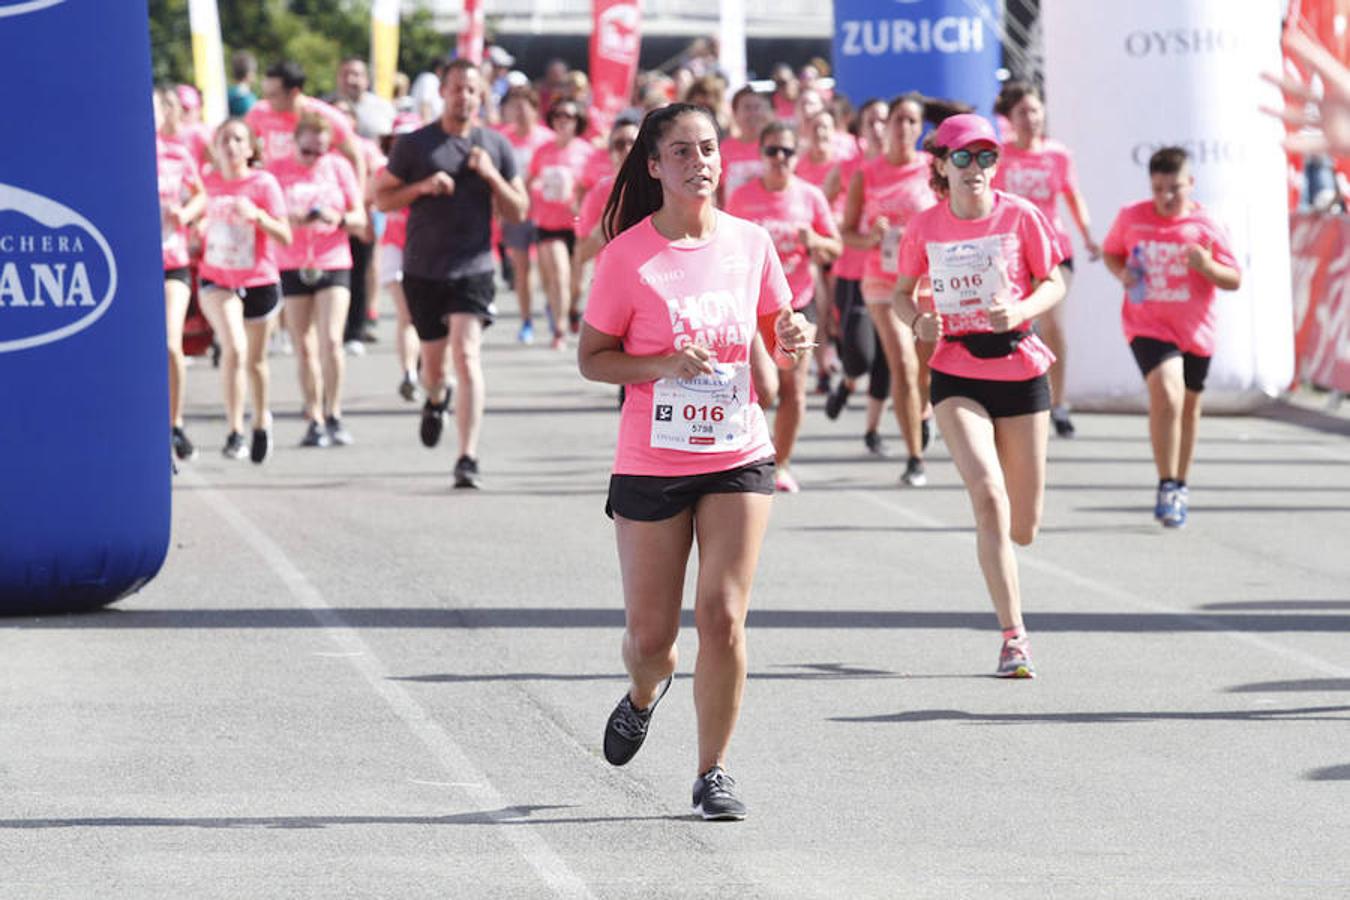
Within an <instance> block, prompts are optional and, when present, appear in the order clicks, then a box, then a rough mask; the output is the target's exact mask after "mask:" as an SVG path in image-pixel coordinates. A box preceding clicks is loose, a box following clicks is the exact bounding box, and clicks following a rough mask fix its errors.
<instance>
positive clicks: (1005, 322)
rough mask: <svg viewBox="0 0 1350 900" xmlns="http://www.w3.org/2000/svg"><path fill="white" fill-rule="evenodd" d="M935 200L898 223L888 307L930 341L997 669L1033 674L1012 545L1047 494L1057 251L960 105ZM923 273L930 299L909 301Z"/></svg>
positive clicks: (1025, 533) (1024, 536) (935, 140)
mask: <svg viewBox="0 0 1350 900" xmlns="http://www.w3.org/2000/svg"><path fill="white" fill-rule="evenodd" d="M928 144H929V151H930V152H931V153H932V155H933V162H932V173H933V187H934V189H935V190H936V191H937V192H938V194H939V195H940V196H941V198H942V202H940V203H939V204H938V205H937V206H934V207H932V208H931V209H928V210H926V211H924V212H922V213H919V214H918V215H917V216H915V217H914V218H913V219H911V220H910V222H909V225H908V227H907V228H906V230H905V236H904V241H903V242H902V244H901V247H900V280H899V282H898V283H897V285H896V291H895V309H896V314H897V315H899V316H900V318H901V319H902V320H903V321H904V322H906V323H907V324H908V326H909V327H910V328H911V329H912V330H913V331H914V332H915V334H917V335H918V337H919V339H920V340H925V341H937V342H938V346H937V348H936V349H935V350H934V351H933V358H932V366H933V381H932V388H931V390H932V401H933V408H934V411H935V414H936V416H937V421H938V425H939V426H940V427H941V428H942V437H943V439H944V440H945V441H946V442H947V449H948V450H949V451H950V452H951V455H952V461H953V462H955V463H956V469H957V471H958V472H960V473H961V479H962V480H963V481H964V482H965V485H966V491H967V492H968V493H969V494H970V501H971V506H972V507H974V510H975V530H976V546H977V552H978V556H979V561H980V570H981V571H982V572H983V574H984V581H985V584H986V585H987V586H988V588H989V592H990V594H991V599H992V600H993V602H994V609H995V611H996V612H997V613H998V621H999V624H1000V626H1001V627H1002V628H1003V648H1002V650H1001V652H1000V654H999V664H998V670H997V674H998V676H999V677H1001V678H1033V677H1035V671H1036V670H1035V668H1034V667H1033V666H1032V663H1031V644H1030V642H1029V641H1028V640H1027V635H1026V627H1025V625H1024V624H1023V622H1022V598H1021V594H1020V590H1019V588H1018V577H1017V558H1016V556H1015V555H1014V554H1013V544H1014V543H1016V544H1021V545H1023V546H1025V545H1027V544H1030V543H1031V542H1032V540H1033V539H1034V538H1035V536H1036V530H1037V528H1038V527H1039V526H1040V520H1041V508H1042V505H1043V502H1044V494H1045V447H1046V439H1047V435H1048V434H1049V416H1048V415H1047V413H1048V411H1049V409H1050V386H1049V383H1048V380H1047V379H1046V377H1045V372H1046V370H1047V369H1049V368H1050V364H1051V363H1052V362H1054V356H1053V355H1052V354H1051V353H1050V351H1049V350H1048V349H1046V347H1045V345H1044V344H1043V343H1041V340H1040V338H1038V337H1036V334H1035V332H1034V331H1032V330H1031V329H1030V325H1031V323H1032V322H1033V321H1034V320H1035V319H1036V317H1037V316H1040V315H1042V314H1044V313H1045V312H1046V310H1048V309H1049V308H1050V307H1051V306H1053V305H1055V304H1056V303H1058V302H1059V301H1060V300H1062V299H1063V297H1064V281H1063V279H1062V277H1061V273H1060V268H1059V264H1060V263H1061V262H1062V261H1063V259H1064V255H1063V252H1062V250H1061V247H1060V243H1059V240H1058V239H1057V238H1056V237H1055V233H1054V230H1053V229H1052V228H1051V227H1050V223H1049V222H1048V221H1047V220H1046V218H1045V216H1044V215H1042V214H1041V212H1040V211H1039V210H1038V209H1036V207H1035V206H1033V205H1032V204H1031V203H1030V202H1028V201H1026V200H1023V199H1022V198H1020V197H1015V196H1013V195H1011V194H1005V193H1003V192H1002V191H996V190H994V189H993V187H992V186H991V182H992V180H993V177H994V174H995V173H994V171H993V170H994V167H995V166H997V165H998V155H999V140H998V135H997V134H996V133H995V131H994V127H993V126H992V125H990V124H989V122H988V120H986V119H984V118H981V117H980V116H977V115H972V114H969V113H962V114H958V115H955V116H952V117H950V118H948V119H946V120H944V121H943V122H942V124H941V125H939V126H938V128H937V130H936V131H934V132H933V134H932V136H931V137H930V138H929V141H928ZM924 276H928V277H929V278H931V280H932V286H933V304H934V307H935V309H933V310H929V309H927V308H926V307H924V308H921V307H920V306H919V305H918V304H917V302H916V289H917V288H918V286H919V280H920V279H921V278H923V277H924Z"/></svg>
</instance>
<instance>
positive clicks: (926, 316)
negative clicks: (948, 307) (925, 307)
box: [914, 312, 942, 343]
mask: <svg viewBox="0 0 1350 900" xmlns="http://www.w3.org/2000/svg"><path fill="white" fill-rule="evenodd" d="M914 336H915V337H916V338H918V339H919V340H921V341H925V342H927V343H932V342H933V341H936V340H938V339H939V338H941V337H942V316H939V315H938V314H937V313H935V312H921V313H919V314H918V315H917V316H915V317H914Z"/></svg>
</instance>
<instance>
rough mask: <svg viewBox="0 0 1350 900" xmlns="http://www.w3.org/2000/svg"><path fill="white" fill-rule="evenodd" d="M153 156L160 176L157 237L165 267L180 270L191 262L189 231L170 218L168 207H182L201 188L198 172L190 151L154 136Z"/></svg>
mask: <svg viewBox="0 0 1350 900" xmlns="http://www.w3.org/2000/svg"><path fill="white" fill-rule="evenodd" d="M155 157H156V161H157V170H158V175H159V240H160V249H161V251H163V256H164V268H165V270H166V271H167V270H168V269H181V268H182V267H183V266H186V265H187V264H188V263H189V262H190V257H189V256H188V230H187V227H186V226H179V225H178V224H177V223H176V222H174V220H173V219H170V218H169V210H170V209H173V208H175V207H179V206H182V205H183V204H184V203H187V202H188V200H190V199H191V198H192V195H193V194H194V193H196V191H197V190H200V189H201V181H202V179H201V175H200V174H198V172H197V163H196V162H195V161H194V160H193V159H192V154H191V153H189V152H188V151H187V150H186V149H185V148H184V147H182V146H181V145H179V144H173V143H169V142H168V141H165V140H162V139H157V140H156V141H155Z"/></svg>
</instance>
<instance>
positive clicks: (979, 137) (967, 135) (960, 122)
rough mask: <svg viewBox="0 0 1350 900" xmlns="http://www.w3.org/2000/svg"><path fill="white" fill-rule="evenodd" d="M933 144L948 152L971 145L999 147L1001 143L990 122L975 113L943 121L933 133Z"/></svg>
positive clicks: (951, 117)
mask: <svg viewBox="0 0 1350 900" xmlns="http://www.w3.org/2000/svg"><path fill="white" fill-rule="evenodd" d="M933 143H934V144H936V145H937V146H939V147H946V148H947V149H948V150H960V149H961V148H962V147H969V146H970V145H971V144H988V145H989V146H991V147H998V146H999V145H1000V141H999V139H998V134H997V133H996V132H995V131H994V126H993V125H990V124H989V120H988V119H986V118H984V117H983V116H977V115H975V114H974V113H960V114H959V115H955V116H949V117H948V118H946V119H943V120H942V124H941V125H939V126H938V127H937V131H935V132H933Z"/></svg>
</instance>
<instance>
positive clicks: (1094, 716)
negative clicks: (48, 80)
mask: <svg viewBox="0 0 1350 900" xmlns="http://www.w3.org/2000/svg"><path fill="white" fill-rule="evenodd" d="M991 677H992V676H991ZM1347 714H1350V706H1307V707H1302V708H1300V709H1234V710H1223V711H1218V712H1162V711H1153V712H1066V713H972V712H964V711H962V710H959V709H918V710H913V711H911V712H901V713H890V714H888V715H882V716H835V717H832V718H831V719H830V720H829V721H831V722H855V723H864V724H906V723H913V722H967V723H970V724H972V725H1042V724H1050V725H1113V724H1114V725H1124V724H1129V723H1131V722H1289V721H1297V722H1346V721H1350V715H1347Z"/></svg>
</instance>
